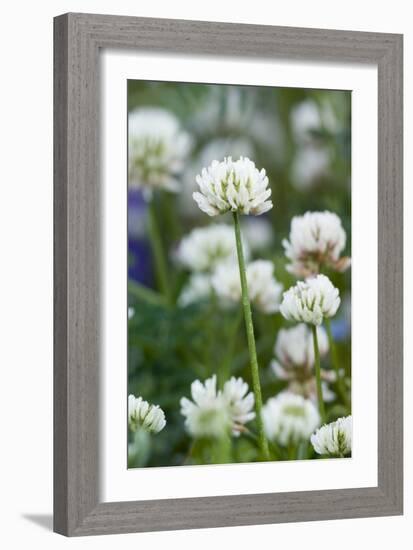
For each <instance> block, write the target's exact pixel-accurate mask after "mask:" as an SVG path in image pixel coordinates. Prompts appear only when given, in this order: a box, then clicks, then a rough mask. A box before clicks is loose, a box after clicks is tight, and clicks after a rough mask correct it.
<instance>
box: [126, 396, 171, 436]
mask: <svg viewBox="0 0 413 550" xmlns="http://www.w3.org/2000/svg"><path fill="white" fill-rule="evenodd" d="M128 423H129V428H130V429H131V430H132V431H133V432H136V430H138V429H139V428H142V429H143V430H144V431H146V432H149V433H158V432H160V431H161V430H163V429H164V427H165V425H166V420H165V413H164V412H163V410H162V409H161V408H160V407H159V405H151V404H149V403H148V402H147V401H144V400H143V399H142V397H135V396H134V395H129V397H128Z"/></svg>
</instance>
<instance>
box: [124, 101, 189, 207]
mask: <svg viewBox="0 0 413 550" xmlns="http://www.w3.org/2000/svg"><path fill="white" fill-rule="evenodd" d="M128 125H129V130H128V131H129V148H128V149H129V152H128V154H129V185H130V186H131V187H135V188H140V189H142V191H143V192H144V195H145V196H146V198H147V199H149V198H150V197H151V196H152V192H153V191H154V190H155V189H165V190H167V191H173V192H176V191H179V189H180V184H179V182H178V180H177V179H176V177H177V176H178V175H179V174H180V173H181V172H182V170H183V167H184V162H185V160H186V158H187V156H188V153H189V151H190V148H191V138H190V136H189V134H188V133H187V132H185V131H184V130H182V128H181V127H180V124H179V121H178V119H177V118H176V117H175V115H174V114H173V113H171V112H170V111H167V110H164V109H160V108H152V107H146V108H142V109H137V110H135V111H133V112H131V113H130V114H129V117H128Z"/></svg>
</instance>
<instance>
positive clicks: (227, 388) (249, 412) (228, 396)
mask: <svg viewBox="0 0 413 550" xmlns="http://www.w3.org/2000/svg"><path fill="white" fill-rule="evenodd" d="M248 389H249V388H248V384H247V383H246V382H244V380H243V379H242V378H235V377H234V376H233V377H232V378H231V379H230V380H228V381H227V382H225V384H224V389H223V392H222V393H223V396H224V399H225V402H226V404H227V407H228V410H229V414H230V416H231V420H232V433H233V434H234V435H235V436H238V435H239V434H240V433H241V432H242V431H243V427H244V424H246V423H247V422H249V421H250V420H253V419H254V418H255V412H254V411H253V408H254V394H253V393H252V392H249V393H248Z"/></svg>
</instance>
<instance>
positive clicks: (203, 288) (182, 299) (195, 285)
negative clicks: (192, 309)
mask: <svg viewBox="0 0 413 550" xmlns="http://www.w3.org/2000/svg"><path fill="white" fill-rule="evenodd" d="M211 292H212V285H211V276H210V275H209V274H208V273H192V274H191V276H190V277H189V280H188V282H187V283H186V285H185V286H184V288H183V289H182V291H181V294H180V295H179V298H178V305H179V306H181V307H186V306H188V305H190V304H194V303H197V302H201V301H202V300H206V299H207V298H209V296H210V295H211Z"/></svg>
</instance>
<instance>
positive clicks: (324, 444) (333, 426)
mask: <svg viewBox="0 0 413 550" xmlns="http://www.w3.org/2000/svg"><path fill="white" fill-rule="evenodd" d="M352 433H353V420H352V417H351V415H350V416H345V417H342V418H339V419H338V420H336V421H335V422H331V423H330V424H325V425H324V426H321V428H319V429H318V430H317V431H316V432H315V433H314V434H313V435H312V436H311V444H312V446H313V447H314V450H315V452H316V453H318V454H320V455H329V456H345V455H349V454H350V453H351V443H352Z"/></svg>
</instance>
